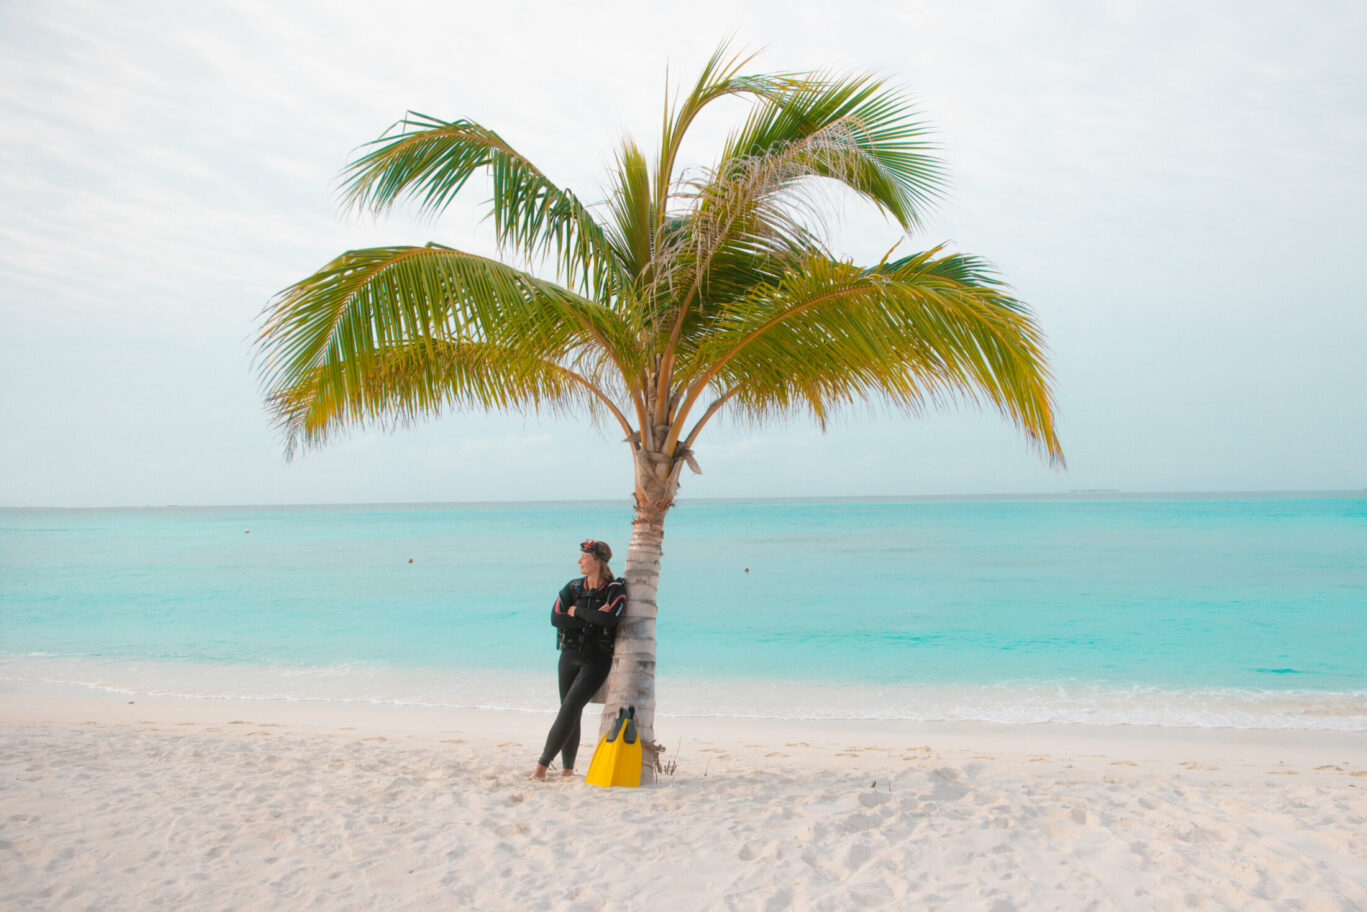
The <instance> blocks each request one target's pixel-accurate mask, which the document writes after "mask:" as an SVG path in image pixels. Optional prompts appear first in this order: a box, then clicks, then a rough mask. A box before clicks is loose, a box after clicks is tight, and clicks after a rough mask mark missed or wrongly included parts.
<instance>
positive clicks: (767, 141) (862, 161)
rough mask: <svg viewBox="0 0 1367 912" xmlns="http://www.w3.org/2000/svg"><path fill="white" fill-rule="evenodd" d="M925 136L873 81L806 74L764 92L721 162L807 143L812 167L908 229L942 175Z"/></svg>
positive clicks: (901, 102) (894, 97)
mask: <svg viewBox="0 0 1367 912" xmlns="http://www.w3.org/2000/svg"><path fill="white" fill-rule="evenodd" d="M929 135H930V130H929V128H928V127H926V125H924V124H923V123H921V122H919V121H917V120H916V119H915V118H914V110H913V108H912V106H911V104H910V103H909V102H908V101H907V100H906V99H905V98H903V97H902V96H901V95H899V94H898V93H896V92H893V91H891V90H890V89H888V88H887V86H886V85H885V84H884V83H883V82H882V81H881V80H879V79H876V78H874V77H872V76H868V75H863V76H844V77H814V78H811V79H808V80H803V81H798V82H792V83H790V84H789V87H788V89H787V90H786V91H784V92H782V93H780V94H777V95H775V96H771V97H769V98H767V99H766V100H765V103H764V104H762V105H760V107H758V108H757V109H756V110H755V111H754V112H752V113H751V115H750V117H749V118H748V119H747V120H746V122H745V125H744V126H743V127H742V128H741V129H740V130H738V131H737V132H736V133H734V134H733V135H732V136H731V138H730V139H729V140H728V142H727V144H726V147H725V149H724V151H723V154H722V161H723V163H725V162H730V161H734V160H745V159H750V158H754V157H757V156H766V155H768V154H770V152H771V150H773V149H775V148H785V147H790V146H795V147H798V148H803V147H808V146H809V147H810V152H809V153H808V155H809V158H808V163H809V167H810V171H811V173H812V174H815V175H819V176H822V177H828V178H831V179H833V180H837V181H839V182H840V183H842V184H844V185H845V186H847V187H849V188H850V189H852V190H854V191H855V192H856V193H858V194H860V195H861V196H863V197H865V198H867V199H869V200H871V201H872V202H873V203H874V204H876V205H877V206H879V207H880V208H881V209H882V210H883V211H885V212H887V213H888V214H890V215H891V216H892V217H893V218H895V219H896V220H897V222H898V224H900V225H901V226H902V227H903V228H912V227H915V226H917V225H919V224H920V222H921V216H922V213H923V212H924V211H925V210H926V209H928V207H929V206H930V205H931V204H932V202H933V201H934V200H935V198H936V197H937V196H938V195H939V193H940V191H941V188H942V187H943V184H944V179H945V175H944V166H943V165H942V164H941V163H940V161H939V159H938V157H937V156H936V155H935V151H934V149H935V147H934V144H933V143H932V142H931V141H930V139H929ZM817 139H819V140H820V142H816V143H813V142H812V141H813V140H817Z"/></svg>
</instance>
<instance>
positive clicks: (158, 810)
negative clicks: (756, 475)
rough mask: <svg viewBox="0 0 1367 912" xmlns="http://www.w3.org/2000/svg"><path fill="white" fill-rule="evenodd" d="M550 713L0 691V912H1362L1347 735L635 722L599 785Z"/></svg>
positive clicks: (1362, 746) (1358, 775) (1352, 746)
mask: <svg viewBox="0 0 1367 912" xmlns="http://www.w3.org/2000/svg"><path fill="white" fill-rule="evenodd" d="M549 722H550V713H549V712H547V713H532V712H525V713H512V712H489V711H475V710H462V711H449V710H433V709H425V708H414V707H407V708H395V707H388V706H355V705H350V706H339V705H336V704H313V705H308V704H299V703H291V704H285V703H264V702H229V701H212V702H210V701H189V700H159V699H148V698H135V699H133V700H131V701H130V700H128V699H99V698H70V697H31V696H21V695H16V694H13V693H6V694H0V820H3V821H4V827H3V834H2V835H3V838H0V907H13V908H37V907H41V908H47V909H58V910H64V909H84V908H90V907H100V908H106V907H107V908H126V909H139V908H150V907H164V906H167V905H170V906H175V907H178V908H196V909H224V910H227V909H253V910H258V909H295V908H301V907H304V906H308V905H316V906H319V907H323V908H337V909H363V908H366V909H368V908H374V907H377V906H380V907H384V908H397V909H412V910H423V909H430V908H453V907H455V908H480V909H523V908H546V909H557V910H589V909H594V910H596V909H599V908H604V907H610V908H620V909H630V910H635V909H640V910H656V909H660V908H664V909H694V908H805V909H832V910H835V909H840V910H844V909H849V908H873V909H904V908H927V907H928V908H943V907H948V908H972V909H979V908H981V909H996V910H1000V912H1006V910H1016V912H1024V910H1035V909H1039V910H1044V909H1050V910H1056V909H1062V910H1073V909H1079V910H1080V909H1092V908H1099V909H1127V910H1128V909H1155V910H1158V909H1172V908H1199V907H1215V908H1258V909H1264V908H1267V909H1281V908H1285V909H1299V908H1304V905H1303V904H1304V902H1305V901H1306V900H1307V899H1313V900H1314V902H1315V905H1314V908H1326V909H1354V908H1361V907H1363V906H1364V905H1367V735H1364V734H1362V733H1357V732H1306V731H1268V730H1258V731H1242V730H1232V729H1231V730H1213V729H1212V730H1192V729H1156V728H1140V727H1132V728H1126V727H1108V728H1105V729H1099V728H1098V727H1095V726H1074V725H1049V724H1045V725H1026V726H1006V725H995V724H992V723H972V724H969V723H904V724H873V725H871V724H869V723H865V722H858V721H847V722H836V721H819V722H801V723H798V722H782V723H780V722H775V721H772V720H735V719H700V718H683V717H679V718H670V717H662V718H659V719H657V729H658V732H657V737H658V738H659V739H660V740H662V741H663V742H664V744H665V746H666V749H667V751H666V754H665V759H666V760H672V761H675V762H677V764H678V765H677V769H676V770H675V771H674V772H673V774H672V775H667V776H662V777H660V781H659V782H658V783H656V784H654V785H650V786H646V787H642V788H639V789H600V788H597V787H594V786H590V785H587V784H585V783H584V782H583V781H582V779H581V778H576V779H570V780H561V779H559V778H558V777H552V779H551V781H549V782H542V783H536V782H529V781H528V780H527V779H526V778H525V776H526V774H527V772H529V771H530V769H531V765H532V763H533V762H534V760H535V755H536V753H537V752H538V750H539V747H540V745H541V742H542V739H543V738H544V736H545V732H546V729H547V727H548V726H549ZM584 722H585V726H584V727H585V736H584V739H583V742H584V743H583V744H582V746H581V749H580V754H579V758H580V762H579V763H577V764H576V765H577V767H578V768H579V772H580V773H581V774H582V772H583V771H584V769H586V768H587V766H588V759H589V757H590V756H591V754H592V749H593V744H592V742H593V741H596V738H594V737H593V733H596V731H597V714H596V713H594V712H593V711H592V710H591V711H589V712H587V713H586V714H585V718H584Z"/></svg>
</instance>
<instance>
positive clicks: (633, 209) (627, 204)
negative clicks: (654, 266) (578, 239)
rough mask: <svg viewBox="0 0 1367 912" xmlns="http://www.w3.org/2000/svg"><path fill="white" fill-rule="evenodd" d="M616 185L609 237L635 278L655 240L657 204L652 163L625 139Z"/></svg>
mask: <svg viewBox="0 0 1367 912" xmlns="http://www.w3.org/2000/svg"><path fill="white" fill-rule="evenodd" d="M613 179H614V186H613V188H612V195H611V196H610V197H609V198H608V211H609V212H610V213H611V220H610V222H609V228H608V237H609V239H610V240H611V242H612V245H613V247H614V248H615V249H616V251H617V256H618V259H619V260H620V261H621V262H622V264H623V265H624V267H625V271H626V272H627V274H628V275H630V276H631V277H632V278H639V277H640V276H641V274H642V273H644V272H645V270H646V267H647V266H648V265H649V263H650V261H651V258H652V257H653V255H654V248H655V244H656V241H657V239H656V236H655V235H656V225H657V221H658V220H657V219H656V218H655V205H654V201H653V200H652V199H651V196H650V167H649V165H647V164H646V157H645V155H643V154H642V153H641V150H640V148H639V147H638V146H637V145H636V143H634V142H632V141H631V140H625V141H624V142H623V143H622V147H621V149H620V150H618V152H617V169H616V171H615V173H614V174H613Z"/></svg>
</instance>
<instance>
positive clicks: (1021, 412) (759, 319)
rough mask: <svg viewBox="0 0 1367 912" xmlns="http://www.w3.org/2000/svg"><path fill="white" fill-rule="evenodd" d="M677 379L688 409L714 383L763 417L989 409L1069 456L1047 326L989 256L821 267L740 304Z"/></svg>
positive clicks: (815, 263) (816, 263)
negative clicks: (1061, 439)
mask: <svg viewBox="0 0 1367 912" xmlns="http://www.w3.org/2000/svg"><path fill="white" fill-rule="evenodd" d="M678 373H679V375H680V376H681V377H691V384H690V385H689V387H688V392H687V394H686V395H685V397H684V402H683V405H682V406H681V412H682V411H686V410H688V409H689V408H690V407H691V406H692V405H693V403H695V402H696V401H697V400H698V399H699V398H700V397H701V395H702V394H703V392H704V390H705V389H707V388H710V389H711V390H712V391H713V394H714V395H729V396H730V397H731V405H732V407H733V408H734V409H735V410H736V411H738V412H739V413H740V414H742V415H743V416H745V417H748V418H750V419H752V420H764V419H766V418H771V417H775V416H782V415H786V414H792V413H794V412H807V413H810V414H811V415H812V416H813V417H814V418H816V420H817V421H818V422H824V421H825V420H826V418H827V416H828V415H829V414H831V413H832V412H833V411H835V410H838V409H840V408H842V407H847V406H849V405H851V404H853V403H855V402H882V403H887V404H890V405H892V406H894V407H897V408H902V409H905V410H907V411H909V412H912V413H919V412H921V411H922V410H924V409H925V408H927V407H930V406H945V405H949V404H952V403H954V402H962V401H969V402H977V403H983V402H985V403H987V404H989V405H991V406H992V407H994V408H996V409H997V410H999V411H1000V412H1001V413H1002V414H1003V415H1005V416H1007V417H1008V418H1010V419H1011V420H1012V421H1013V422H1014V423H1015V424H1016V425H1017V426H1018V427H1019V428H1020V429H1021V430H1022V431H1023V432H1024V433H1025V434H1026V435H1027V436H1028V437H1029V438H1030V439H1031V440H1033V441H1034V442H1035V443H1036V444H1037V445H1039V446H1040V448H1041V449H1042V450H1043V451H1045V452H1046V453H1047V454H1048V456H1049V458H1050V459H1051V460H1053V461H1055V462H1059V463H1061V462H1062V450H1061V448H1060V446H1059V443H1058V440H1057V438H1056V436H1055V434H1054V429H1053V411H1054V406H1053V400H1052V394H1051V392H1050V389H1049V381H1050V376H1049V372H1048V370H1047V368H1046V366H1045V361H1044V346H1043V340H1042V337H1041V334H1040V332H1039V328H1038V327H1037V326H1036V324H1035V322H1034V321H1033V319H1032V318H1031V317H1030V316H1029V315H1028V313H1026V311H1025V310H1024V308H1023V307H1022V306H1021V305H1020V303H1019V302H1018V301H1015V300H1014V299H1012V298H1010V297H1009V295H1007V293H1006V289H1005V288H1004V287H1003V286H1001V285H1000V284H999V283H998V282H996V281H995V280H993V279H991V278H989V277H988V276H987V274H986V271H985V269H984V267H983V264H981V262H980V261H975V260H972V259H971V258H962V257H954V256H948V257H946V256H942V255H940V252H939V251H938V250H932V251H928V252H926V253H923V254H918V255H917V256H915V257H908V258H906V259H904V260H900V261H898V262H897V263H890V264H883V265H882V266H880V267H878V268H875V269H861V268H859V267H856V266H854V265H853V264H850V263H841V262H835V261H831V260H820V259H812V260H810V261H809V262H808V263H806V264H805V265H804V267H803V268H801V269H795V270H792V271H791V272H789V273H788V274H787V275H786V276H785V277H784V278H783V280H781V281H780V282H778V283H777V284H774V285H771V286H765V287H762V288H758V289H756V290H755V291H754V292H753V293H752V294H751V295H750V296H748V297H747V298H745V299H743V300H741V301H738V302H735V304H734V305H733V306H731V307H730V308H728V310H727V311H726V313H725V314H724V315H722V316H720V317H719V318H718V319H717V321H716V322H715V324H714V325H713V327H712V331H711V332H710V333H708V335H707V336H706V337H705V338H704V339H703V340H702V341H701V342H700V343H699V344H698V345H697V346H696V348H694V349H693V350H692V351H691V352H690V353H689V357H688V358H687V360H685V359H683V358H681V359H680V364H679V369H678Z"/></svg>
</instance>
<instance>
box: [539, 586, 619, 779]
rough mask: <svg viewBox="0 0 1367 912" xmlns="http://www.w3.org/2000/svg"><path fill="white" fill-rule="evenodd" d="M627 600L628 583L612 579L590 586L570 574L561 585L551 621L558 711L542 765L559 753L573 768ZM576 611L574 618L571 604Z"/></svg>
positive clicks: (610, 657)
mask: <svg viewBox="0 0 1367 912" xmlns="http://www.w3.org/2000/svg"><path fill="white" fill-rule="evenodd" d="M626 604H627V589H626V585H625V584H623V582H622V581H621V580H619V579H615V580H609V581H608V582H606V583H604V584H603V585H601V586H599V587H598V588H597V589H589V588H587V587H586V586H585V584H584V578H583V577H582V576H581V577H580V578H579V579H572V580H570V581H569V582H568V583H566V584H565V587H564V588H563V589H561V590H560V595H559V596H558V597H557V598H556V600H555V606H554V607H553V608H551V624H553V625H554V626H555V629H556V645H557V646H558V647H560V712H559V713H558V714H557V715H556V717H555V722H553V723H552V724H551V733H550V734H549V735H547V736H546V748H545V750H543V751H542V752H541V760H540V761H539V762H540V763H541V765H542V766H550V763H551V760H552V759H553V758H554V757H555V755H556V753H557V752H559V754H560V762H561V764H562V766H563V768H564V769H567V770H568V769H574V757H575V754H577V753H578V752H579V718H580V716H582V715H583V713H584V707H585V706H586V705H587V704H588V702H589V700H590V699H592V698H593V695H594V694H595V693H597V692H598V688H600V687H602V686H603V682H604V681H606V680H607V678H608V671H609V670H610V669H611V668H612V645H613V641H614V639H615V638H616V636H617V621H618V620H620V619H621V617H622V610H623V609H624V608H626ZM571 605H573V606H574V616H573V617H570V615H569V610H570V606H571Z"/></svg>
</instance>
